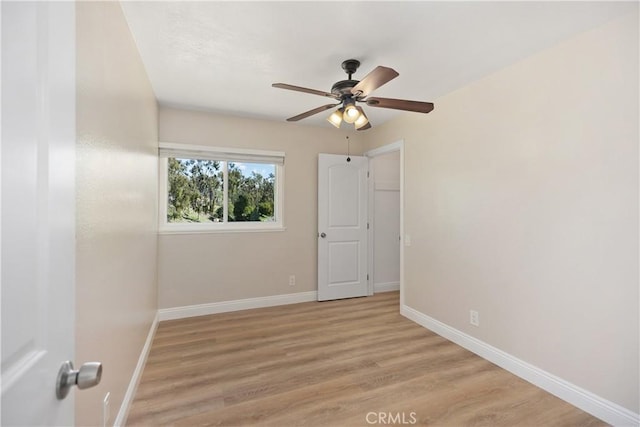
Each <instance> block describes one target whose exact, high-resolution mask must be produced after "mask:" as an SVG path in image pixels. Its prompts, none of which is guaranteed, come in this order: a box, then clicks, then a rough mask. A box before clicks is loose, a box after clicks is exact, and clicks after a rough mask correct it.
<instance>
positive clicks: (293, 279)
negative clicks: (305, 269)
mask: <svg viewBox="0 0 640 427" xmlns="http://www.w3.org/2000/svg"><path fill="white" fill-rule="evenodd" d="M295 285H296V276H294V275H293V274H292V275H291V276H289V286H295Z"/></svg>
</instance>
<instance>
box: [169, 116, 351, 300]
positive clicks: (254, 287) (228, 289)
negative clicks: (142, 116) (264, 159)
mask: <svg viewBox="0 0 640 427" xmlns="http://www.w3.org/2000/svg"><path fill="white" fill-rule="evenodd" d="M159 117H160V141H162V142H174V143H184V144H196V145H211V146H218V147H236V148H253V149H261V150H274V151H284V152H285V183H284V221H285V227H286V230H285V231H277V232H257V233H238V232H235V233H233V232H231V233H215V234H161V235H160V239H159V262H158V268H159V270H158V271H159V277H158V280H159V290H158V292H159V295H158V298H159V305H160V308H170V307H181V306H188V305H193V304H205V303H213V302H222V301H233V300H237V299H245V298H257V297H265V296H271V295H282V294H290V293H298V292H309V291H315V290H316V286H317V266H316V261H317V223H318V220H317V211H318V209H317V197H318V196H317V181H318V165H317V163H318V153H333V154H341V153H346V151H347V143H346V140H345V135H347V134H346V133H344V132H339V131H336V130H335V129H332V128H331V129H324V128H316V127H310V126H303V125H295V124H291V123H286V122H284V121H283V122H282V123H279V122H272V121H264V120H255V119H247V118H238V117H230V116H222V115H218V114H213V113H206V112H197V111H186V110H177V109H172V108H161V109H160V116H159ZM350 139H351V154H357V153H362V142H361V135H359V134H353V133H352V134H350ZM289 275H295V276H296V285H295V286H289Z"/></svg>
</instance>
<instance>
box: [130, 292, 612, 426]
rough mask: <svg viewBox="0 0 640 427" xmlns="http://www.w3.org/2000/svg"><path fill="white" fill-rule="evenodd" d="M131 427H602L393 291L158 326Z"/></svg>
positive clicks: (134, 408) (592, 418) (134, 406)
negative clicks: (407, 308) (402, 302)
mask: <svg viewBox="0 0 640 427" xmlns="http://www.w3.org/2000/svg"><path fill="white" fill-rule="evenodd" d="M127 425H128V426H142V425H147V426H164V425H176V426H244V425H265V426H370V425H434V426H601V425H606V424H605V423H603V422H602V421H600V420H598V419H596V418H594V417H592V416H590V415H589V414H587V413H585V412H583V411H581V410H579V409H577V408H575V407H573V406H571V405H569V404H568V403H566V402H564V401H562V400H560V399H558V398H556V397H554V396H552V395H550V394H549V393H547V392H545V391H543V390H541V389H539V388H537V387H535V386H533V385H531V384H529V383H527V382H526V381H524V380H521V379H519V378H518V377H516V376H514V375H512V374H510V373H509V372H507V371H505V370H503V369H501V368H499V367H497V366H495V365H493V364H491V363H490V362H487V361H486V360H484V359H482V358H480V357H478V356H476V355H474V354H473V353H471V352H469V351H467V350H465V349H463V348H462V347H459V346H458V345H456V344H453V343H451V342H449V341H447V340H445V339H444V338H442V337H440V336H438V335H436V334H434V333H432V332H430V331H428V330H426V329H424V328H422V327H421V326H419V325H416V324H415V323H413V322H411V321H410V320H407V319H405V318H404V317H402V316H400V314H399V301H398V293H397V292H388V293H383V294H377V295H375V296H373V297H368V298H356V299H348V300H341V301H327V302H310V303H302V304H294V305H289V306H280V307H271V308H263V309H256V310H246V311H239V312H233V313H224V314H216V315H211V316H202V317H193V318H189V319H181V320H173V321H166V322H161V323H160V325H159V326H158V330H157V333H156V336H155V339H154V341H153V345H152V347H151V351H150V354H149V358H148V361H147V365H146V367H145V369H144V373H143V375H142V379H141V382H140V385H139V387H138V391H137V394H136V397H135V399H134V402H133V404H132V407H131V410H130V413H129V418H128V422H127Z"/></svg>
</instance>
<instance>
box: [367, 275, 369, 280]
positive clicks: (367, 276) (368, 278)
mask: <svg viewBox="0 0 640 427" xmlns="http://www.w3.org/2000/svg"><path fill="white" fill-rule="evenodd" d="M368 281H369V275H368V274H367V282H368Z"/></svg>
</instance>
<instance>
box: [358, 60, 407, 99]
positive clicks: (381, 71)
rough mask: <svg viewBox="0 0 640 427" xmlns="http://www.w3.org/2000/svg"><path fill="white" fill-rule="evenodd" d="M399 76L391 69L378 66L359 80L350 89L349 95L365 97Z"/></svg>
mask: <svg viewBox="0 0 640 427" xmlns="http://www.w3.org/2000/svg"><path fill="white" fill-rule="evenodd" d="M399 75H400V74H398V72H397V71H396V70H394V69H393V68H389V67H381V66H378V67H376V68H375V69H374V70H373V71H372V72H370V73H369V74H367V75H366V76H365V77H364V79H362V80H360V83H358V84H357V85H355V86H354V87H353V88H351V93H352V94H353V95H355V96H361V97H365V96H367V95H369V94H370V93H371V92H373V91H374V90H376V89H377V88H379V87H380V86H382V85H383V84H385V83H387V82H389V81H391V80H393V79H395V78H396V77H398V76H399Z"/></svg>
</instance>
